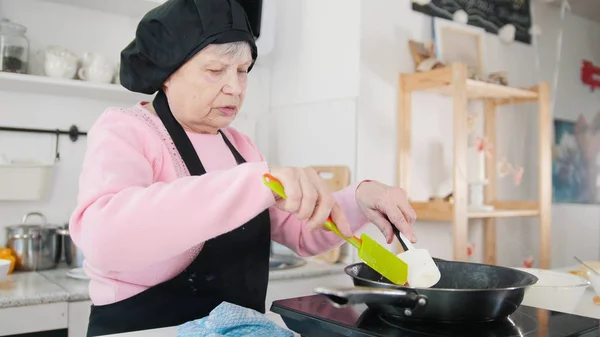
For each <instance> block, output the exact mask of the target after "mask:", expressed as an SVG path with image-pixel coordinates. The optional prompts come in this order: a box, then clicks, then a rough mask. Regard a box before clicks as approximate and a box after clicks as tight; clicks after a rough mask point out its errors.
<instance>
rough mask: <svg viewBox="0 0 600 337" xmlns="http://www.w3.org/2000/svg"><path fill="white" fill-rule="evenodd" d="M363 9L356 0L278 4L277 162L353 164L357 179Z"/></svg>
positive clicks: (274, 61) (274, 153) (274, 155)
mask: <svg viewBox="0 0 600 337" xmlns="http://www.w3.org/2000/svg"><path fill="white" fill-rule="evenodd" d="M340 8H343V10H344V15H340ZM359 10H360V1H358V0H328V1H278V2H277V18H276V27H277V34H276V36H275V49H274V50H273V55H272V56H270V57H271V58H272V61H271V63H270V65H271V69H272V95H271V117H270V120H271V121H272V122H273V124H271V125H272V129H271V133H272V135H273V137H272V139H274V140H276V142H274V143H273V144H272V148H270V150H269V153H270V155H271V158H270V160H271V161H272V162H273V163H274V164H281V165H299V166H308V165H348V166H350V167H351V168H352V173H353V174H354V172H355V170H354V167H355V159H356V157H355V133H356V129H355V128H356V125H355V117H356V96H357V94H358V79H359V76H358V75H359V73H358V65H359V56H360V52H359V48H360V40H359V35H358V33H359V25H358V23H359V22H360V13H359ZM333 17H335V20H333V19H332V18H333Z"/></svg>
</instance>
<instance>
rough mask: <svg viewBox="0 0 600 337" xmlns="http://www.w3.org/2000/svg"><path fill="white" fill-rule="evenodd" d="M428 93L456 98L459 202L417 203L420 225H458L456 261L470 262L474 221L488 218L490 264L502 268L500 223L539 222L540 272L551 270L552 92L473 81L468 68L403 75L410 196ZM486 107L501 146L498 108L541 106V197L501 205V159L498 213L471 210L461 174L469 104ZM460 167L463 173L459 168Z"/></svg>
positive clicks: (491, 197)
mask: <svg viewBox="0 0 600 337" xmlns="http://www.w3.org/2000/svg"><path fill="white" fill-rule="evenodd" d="M415 91H425V92H431V93H436V94H440V95H445V96H451V97H452V105H453V126H452V128H453V135H454V144H453V155H454V173H453V182H454V190H453V201H452V203H450V202H444V201H432V202H412V203H411V204H412V206H413V208H414V209H415V211H416V212H417V218H418V220H423V221H449V222H452V230H453V248H454V260H456V261H466V260H467V249H466V248H467V244H468V226H469V219H477V218H478V219H484V262H485V263H488V264H496V218H507V217H539V225H540V261H539V266H540V268H544V269H547V268H550V238H551V236H550V229H551V228H550V226H551V224H550V216H551V210H550V207H551V202H552V180H551V179H552V177H551V165H552V162H551V160H552V159H551V115H550V87H549V85H548V83H545V82H542V83H539V84H538V85H537V86H536V87H533V88H526V89H523V88H512V87H507V86H502V85H497V84H492V83H487V82H482V81H475V80H470V79H468V78H467V68H466V66H465V65H463V64H452V65H450V66H448V67H445V68H441V69H435V70H432V71H428V72H421V73H414V74H401V75H400V78H399V89H398V139H397V148H398V151H399V154H398V182H399V185H400V187H402V188H404V189H405V190H407V191H408V194H409V195H410V167H411V113H412V112H411V110H412V100H411V99H412V93H413V92H415ZM469 100H480V101H483V102H484V133H485V136H486V137H487V138H488V140H489V141H490V142H491V143H495V142H496V108H497V107H498V106H502V105H507V104H520V103H531V102H536V103H538V128H539V139H538V144H539V145H538V156H539V162H540V163H539V165H538V174H539V196H538V200H537V201H535V202H532V201H502V200H497V197H496V192H497V191H496V185H497V173H496V163H497V158H496V155H495V153H494V154H492V156H490V158H488V159H487V161H486V176H487V179H488V181H489V183H488V185H487V186H486V187H485V201H486V203H487V204H490V205H493V206H494V210H493V211H478V212H469V211H468V183H467V181H465V179H464V176H463V175H462V174H461V172H466V167H467V136H468V129H467V116H468V111H467V104H468V101H469ZM459 168H462V170H461V169H459Z"/></svg>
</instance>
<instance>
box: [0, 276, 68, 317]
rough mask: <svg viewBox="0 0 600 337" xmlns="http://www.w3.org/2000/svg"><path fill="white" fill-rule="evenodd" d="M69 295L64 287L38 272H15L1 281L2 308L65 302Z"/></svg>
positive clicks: (0, 301)
mask: <svg viewBox="0 0 600 337" xmlns="http://www.w3.org/2000/svg"><path fill="white" fill-rule="evenodd" d="M64 273H66V270H65V271H64ZM68 297H69V296H68V293H67V292H66V291H65V290H64V289H63V288H61V287H60V286H59V285H57V284H56V283H53V282H50V281H49V280H48V279H47V278H45V277H44V276H42V275H41V274H39V273H36V272H22V273H14V274H12V275H9V276H8V278H7V279H6V280H5V281H4V282H0V308H7V307H16V306H24V305H36V304H47V303H56V302H65V301H67V299H68Z"/></svg>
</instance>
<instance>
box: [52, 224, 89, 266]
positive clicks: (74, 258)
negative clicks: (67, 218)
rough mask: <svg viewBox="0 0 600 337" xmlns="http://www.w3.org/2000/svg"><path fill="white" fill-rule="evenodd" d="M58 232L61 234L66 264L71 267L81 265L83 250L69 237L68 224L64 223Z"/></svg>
mask: <svg viewBox="0 0 600 337" xmlns="http://www.w3.org/2000/svg"><path fill="white" fill-rule="evenodd" d="M58 233H59V234H60V235H62V241H63V252H64V256H65V262H66V263H67V265H68V266H69V267H71V268H81V267H83V252H82V251H81V249H79V248H78V247H77V246H76V245H75V243H74V242H73V239H71V235H70V233H69V225H68V224H67V225H65V227H63V228H61V229H60V230H59V231H58Z"/></svg>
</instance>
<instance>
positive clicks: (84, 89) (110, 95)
mask: <svg viewBox="0 0 600 337" xmlns="http://www.w3.org/2000/svg"><path fill="white" fill-rule="evenodd" d="M0 90H1V91H11V92H21V93H32V94H46V95H57V96H66V97H75V98H76V97H78V98H86V99H95V100H103V101H117V102H129V103H136V102H137V101H140V100H151V98H152V96H150V95H143V94H139V93H135V92H131V91H129V90H127V89H125V88H123V87H122V86H121V85H118V84H108V83H93V82H84V81H80V80H69V79H61V78H51V77H46V76H37V75H23V74H14V73H5V72H0Z"/></svg>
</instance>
